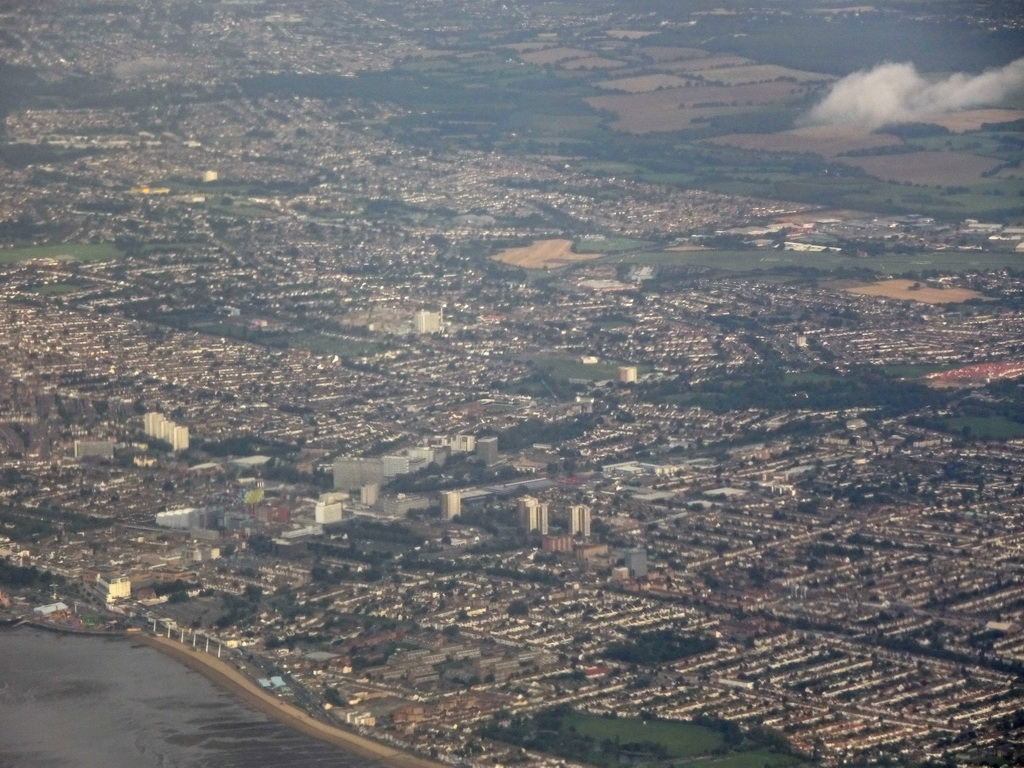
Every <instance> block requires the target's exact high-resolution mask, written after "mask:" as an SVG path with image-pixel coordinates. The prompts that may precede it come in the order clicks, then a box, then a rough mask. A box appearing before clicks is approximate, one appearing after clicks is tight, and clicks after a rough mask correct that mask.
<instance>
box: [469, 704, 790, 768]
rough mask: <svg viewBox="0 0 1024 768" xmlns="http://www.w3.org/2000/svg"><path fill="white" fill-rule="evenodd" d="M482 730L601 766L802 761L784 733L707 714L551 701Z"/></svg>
mask: <svg viewBox="0 0 1024 768" xmlns="http://www.w3.org/2000/svg"><path fill="white" fill-rule="evenodd" d="M482 735H484V736H485V737H487V738H492V739H496V740H499V741H504V742H507V743H511V744H516V745H518V746H521V747H523V748H524V749H527V750H531V751H537V752H548V753H551V754H555V755H558V756H559V757H563V758H566V759H568V760H575V761H580V762H585V763H588V764H590V765H595V766H600V767H601V768H614V767H615V766H620V765H631V766H635V767H636V768H644V767H646V766H659V768H683V766H702V767H706V768H712V766H714V768H763V766H769V767H770V768H784V767H785V766H804V765H806V764H807V761H806V760H804V759H803V758H801V757H799V756H796V755H794V754H793V753H792V752H791V750H790V747H789V744H788V742H787V741H786V739H785V737H784V736H782V735H781V734H779V733H776V732H774V731H770V730H767V729H752V730H750V731H746V732H744V731H742V730H741V729H740V728H739V727H738V726H737V725H736V724H735V723H731V722H728V721H725V720H719V719H717V718H711V717H700V718H699V720H698V721H696V722H687V721H676V720H660V719H656V718H649V717H616V716H614V715H611V716H609V715H593V714H586V713H582V712H575V711H573V710H571V709H570V708H568V707H564V706H561V707H554V708H552V709H548V710H542V711H540V712H537V713H536V714H535V715H533V716H529V717H524V716H512V717H511V718H508V719H505V720H502V719H501V718H498V719H497V720H496V721H495V722H492V723H490V724H488V725H485V726H484V727H483V729H482Z"/></svg>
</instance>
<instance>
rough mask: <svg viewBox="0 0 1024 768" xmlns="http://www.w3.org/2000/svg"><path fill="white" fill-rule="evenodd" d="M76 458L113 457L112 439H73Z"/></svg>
mask: <svg viewBox="0 0 1024 768" xmlns="http://www.w3.org/2000/svg"><path fill="white" fill-rule="evenodd" d="M75 458H76V459H112V458H114V441H113V440H75Z"/></svg>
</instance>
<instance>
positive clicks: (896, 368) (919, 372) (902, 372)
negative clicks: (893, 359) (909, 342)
mask: <svg viewBox="0 0 1024 768" xmlns="http://www.w3.org/2000/svg"><path fill="white" fill-rule="evenodd" d="M958 367H959V366H956V365H934V364H933V365H924V364H922V365H883V366H882V370H883V371H885V372H886V373H887V374H888V375H889V376H894V377H895V378H897V379H919V378H921V377H922V376H927V375H928V374H929V373H941V372H942V371H951V370H953V369H954V368H958Z"/></svg>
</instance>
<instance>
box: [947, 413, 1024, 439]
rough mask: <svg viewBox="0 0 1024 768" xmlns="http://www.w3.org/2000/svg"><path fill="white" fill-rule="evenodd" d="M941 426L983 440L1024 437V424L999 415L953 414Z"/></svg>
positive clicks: (952, 431)
mask: <svg viewBox="0 0 1024 768" xmlns="http://www.w3.org/2000/svg"><path fill="white" fill-rule="evenodd" d="M939 426H940V427H941V428H942V429H944V430H945V431H947V432H951V433H954V434H961V435H969V436H970V437H972V438H980V439H982V440H1013V439H1016V438H1020V437H1024V424H1022V423H1021V422H1019V421H1012V420H1010V419H1007V418H1003V417H999V416H952V417H950V418H947V419H942V420H941V421H940V424H939Z"/></svg>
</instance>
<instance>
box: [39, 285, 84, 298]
mask: <svg viewBox="0 0 1024 768" xmlns="http://www.w3.org/2000/svg"><path fill="white" fill-rule="evenodd" d="M81 287H82V286H80V285H72V284H71V283H45V284H43V285H37V286H36V287H35V288H33V289H32V290H33V291H35V292H36V293H39V294H42V295H43V296H59V295H61V294H64V293H72V292H74V291H77V290H79V289H80V288H81Z"/></svg>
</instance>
